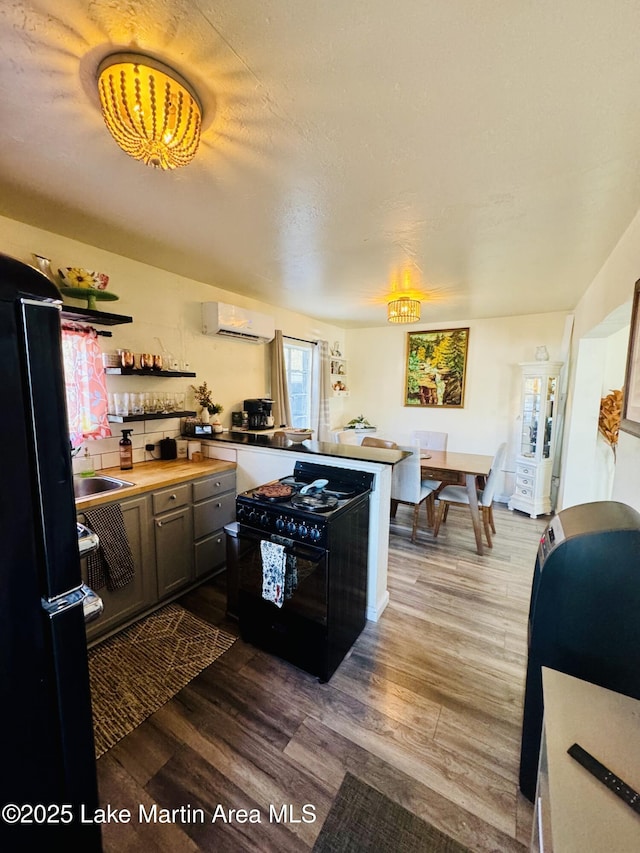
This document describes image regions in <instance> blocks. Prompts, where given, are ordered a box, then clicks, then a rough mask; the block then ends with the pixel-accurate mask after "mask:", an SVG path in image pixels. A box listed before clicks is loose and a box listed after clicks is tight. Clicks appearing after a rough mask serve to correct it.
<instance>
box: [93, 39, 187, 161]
mask: <svg viewBox="0 0 640 853" xmlns="http://www.w3.org/2000/svg"><path fill="white" fill-rule="evenodd" d="M98 93H99V95H100V103H101V105H102V115H103V118H104V121H105V124H106V125H107V128H108V129H109V132H110V133H111V135H112V136H113V138H114V139H115V141H116V142H117V143H118V145H119V146H120V148H122V150H123V151H125V152H126V153H127V154H129V155H130V156H131V157H134V158H135V159H136V160H142V162H143V163H146V164H147V165H148V166H156V167H160V168H161V169H175V168H177V167H178V166H186V165H187V163H190V162H191V160H192V159H193V157H194V156H195V153H196V151H197V150H198V143H199V141H200V128H201V124H202V104H201V103H200V99H199V98H198V96H197V94H196V93H195V91H194V90H193V89H192V88H191V86H190V85H189V83H188V82H187V81H186V80H185V79H184V78H183V77H181V76H180V74H178V73H177V72H176V71H174V70H173V69H172V68H169V67H168V66H167V65H165V64H164V63H162V62H159V61H158V60H156V59H152V58H151V57H149V56H143V55H142V54H137V53H114V54H111V55H110V56H107V57H106V58H105V59H103V60H102V62H101V63H100V65H99V66H98Z"/></svg>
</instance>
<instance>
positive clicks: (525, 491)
mask: <svg viewBox="0 0 640 853" xmlns="http://www.w3.org/2000/svg"><path fill="white" fill-rule="evenodd" d="M516 494H517V495H522V497H524V498H530V497H531V496H532V495H533V489H532V488H529V487H527V486H520V485H516Z"/></svg>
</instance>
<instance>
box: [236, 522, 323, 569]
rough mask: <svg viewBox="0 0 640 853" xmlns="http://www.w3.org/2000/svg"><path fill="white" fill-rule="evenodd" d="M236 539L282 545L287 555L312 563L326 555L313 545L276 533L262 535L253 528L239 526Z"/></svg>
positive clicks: (321, 549)
mask: <svg viewBox="0 0 640 853" xmlns="http://www.w3.org/2000/svg"><path fill="white" fill-rule="evenodd" d="M238 539H252V540H253V541H254V542H261V541H263V540H264V541H265V542H277V543H278V544H279V545H284V547H285V548H286V550H287V553H289V554H293V555H295V556H296V557H302V558H305V559H307V560H311V561H312V562H318V560H320V559H321V558H322V557H323V556H324V555H325V554H326V553H327V551H326V549H325V548H316V547H315V546H314V545H307V544H306V542H296V541H295V540H293V539H289V538H288V537H287V536H280V535H279V534H278V533H263V532H262V531H260V530H256V529H255V528H251V527H243V526H242V524H240V525H239V529H238Z"/></svg>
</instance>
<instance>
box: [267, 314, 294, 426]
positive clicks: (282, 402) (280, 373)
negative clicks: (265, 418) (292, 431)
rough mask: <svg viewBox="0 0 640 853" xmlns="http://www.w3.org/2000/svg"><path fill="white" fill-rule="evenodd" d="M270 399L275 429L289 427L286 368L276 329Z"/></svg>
mask: <svg viewBox="0 0 640 853" xmlns="http://www.w3.org/2000/svg"><path fill="white" fill-rule="evenodd" d="M270 346H271V399H272V400H273V412H272V414H273V422H274V424H275V425H276V427H281V426H291V405H290V403H289V389H288V386H287V366H286V362H285V360H284V341H283V337H282V330H281V329H276V334H275V337H274V339H273V340H272V341H271V344H270Z"/></svg>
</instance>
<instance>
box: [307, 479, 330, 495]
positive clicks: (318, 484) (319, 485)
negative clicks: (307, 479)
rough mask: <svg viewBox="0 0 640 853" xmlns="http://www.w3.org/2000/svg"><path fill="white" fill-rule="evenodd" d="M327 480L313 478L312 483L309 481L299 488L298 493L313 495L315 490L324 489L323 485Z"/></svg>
mask: <svg viewBox="0 0 640 853" xmlns="http://www.w3.org/2000/svg"><path fill="white" fill-rule="evenodd" d="M328 482H329V481H328V480H323V479H319V480H314V481H313V483H309V484H308V485H306V486H303V487H302V488H301V489H300V494H301V495H314V494H315V493H316V492H321V491H322V490H323V489H324V487H325V486H326V485H327V483H328Z"/></svg>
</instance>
